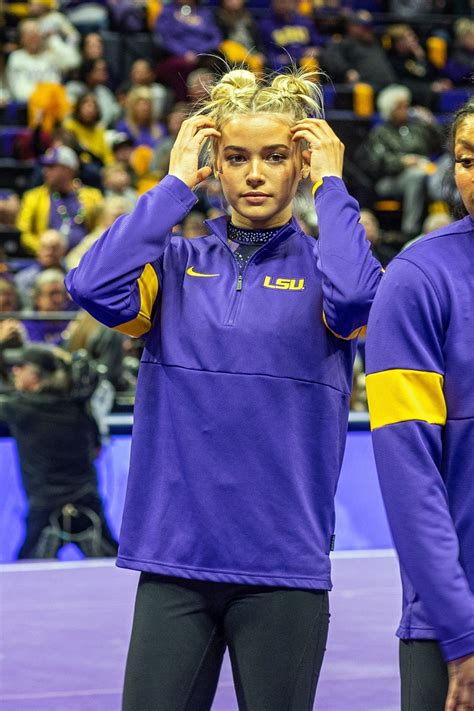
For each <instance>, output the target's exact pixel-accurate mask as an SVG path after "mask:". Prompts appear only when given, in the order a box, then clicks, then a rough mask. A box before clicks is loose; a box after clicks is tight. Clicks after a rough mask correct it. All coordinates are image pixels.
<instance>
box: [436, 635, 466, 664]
mask: <svg viewBox="0 0 474 711" xmlns="http://www.w3.org/2000/svg"><path fill="white" fill-rule="evenodd" d="M439 644H440V647H441V651H442V652H443V657H444V659H445V660H446V661H447V662H452V661H454V660H455V659H459V658H460V657H466V656H467V655H468V654H474V632H467V633H466V634H464V635H462V636H461V637H456V638H455V639H450V640H448V641H447V642H440V643H439Z"/></svg>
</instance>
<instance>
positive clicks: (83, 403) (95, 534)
mask: <svg viewBox="0 0 474 711" xmlns="http://www.w3.org/2000/svg"><path fill="white" fill-rule="evenodd" d="M1 352H2V351H1V344H0V353H1ZM4 353H6V351H4ZM69 358H70V356H69V354H67V353H66V352H65V351H62V350H61V349H59V348H51V347H47V346H28V347H26V348H25V349H23V351H21V352H20V353H19V354H18V353H16V354H15V352H13V354H12V357H11V360H13V362H14V363H15V364H14V366H13V368H12V372H13V384H14V391H13V392H10V393H5V394H2V395H1V396H0V419H1V420H4V421H6V422H7V424H8V427H9V429H10V433H11V435H12V437H14V438H15V440H16V443H17V447H18V456H19V460H20V469H21V476H22V481H23V486H24V488H25V492H26V496H27V499H28V507H29V510H28V515H27V518H26V536H25V539H24V541H23V544H22V546H21V549H20V551H19V554H18V557H19V558H45V557H54V556H55V555H56V553H57V551H58V550H59V548H61V546H62V545H63V544H64V543H65V542H66V541H71V542H74V543H77V545H78V546H79V547H80V548H81V550H82V551H83V553H84V554H85V555H87V556H89V557H98V556H113V555H115V553H116V548H117V546H116V541H115V539H114V537H113V535H112V533H111V531H110V529H109V527H108V524H107V521H106V520H105V516H104V510H103V505H102V502H101V499H100V496H99V492H98V488H97V474H96V470H95V467H94V459H95V456H96V454H97V451H98V449H99V448H100V439H99V434H98V427H97V424H96V422H95V420H94V418H93V417H92V415H91V413H90V411H89V396H90V393H86V394H84V393H81V394H80V395H79V394H75V392H74V387H73V378H72V372H73V370H72V367H71V363H70V361H69V360H68V359H69ZM5 360H6V359H5Z"/></svg>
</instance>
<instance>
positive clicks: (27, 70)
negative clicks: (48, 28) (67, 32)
mask: <svg viewBox="0 0 474 711" xmlns="http://www.w3.org/2000/svg"><path fill="white" fill-rule="evenodd" d="M20 43H21V49H17V50H15V51H14V52H12V53H11V54H10V56H9V57H8V59H7V64H6V79H7V83H8V88H9V91H10V94H11V97H12V99H14V100H15V101H21V102H25V103H26V102H27V101H28V99H29V98H30V96H31V94H32V93H33V91H34V89H35V88H36V86H37V84H38V83H39V82H46V83H52V84H60V83H61V81H62V77H63V75H64V74H65V73H66V72H67V71H69V70H70V69H73V68H74V67H77V66H78V64H79V61H80V57H79V53H78V51H77V49H76V48H75V47H74V46H72V45H70V44H67V43H66V42H64V41H63V40H62V39H60V37H58V36H57V35H55V34H52V35H50V36H48V37H47V38H45V37H44V36H43V35H42V33H41V30H40V26H39V23H38V21H37V20H24V21H23V22H21V24H20Z"/></svg>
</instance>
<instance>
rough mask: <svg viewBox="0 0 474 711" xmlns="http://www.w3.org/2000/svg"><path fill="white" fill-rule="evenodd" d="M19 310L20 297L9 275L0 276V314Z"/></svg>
mask: <svg viewBox="0 0 474 711" xmlns="http://www.w3.org/2000/svg"><path fill="white" fill-rule="evenodd" d="M19 310H20V297H19V295H18V290H17V288H16V286H15V282H14V281H13V278H12V277H11V275H10V274H0V313H3V314H6V313H10V312H13V311H19Z"/></svg>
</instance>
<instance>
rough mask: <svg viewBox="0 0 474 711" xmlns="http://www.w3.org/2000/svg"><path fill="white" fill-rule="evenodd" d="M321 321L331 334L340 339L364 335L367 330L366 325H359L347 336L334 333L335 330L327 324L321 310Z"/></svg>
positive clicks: (352, 338)
mask: <svg viewBox="0 0 474 711" xmlns="http://www.w3.org/2000/svg"><path fill="white" fill-rule="evenodd" d="M323 323H324V325H325V326H326V328H327V330H328V331H329V332H330V333H332V335H333V336H336V338H340V339H341V340H342V341H352V340H354V338H358V337H359V336H365V334H366V332H367V326H359V328H356V329H355V330H354V331H352V333H350V334H349V335H348V336H341V335H340V334H339V333H336V331H333V330H332V328H331V326H330V325H329V324H328V321H327V318H326V314H325V313H324V311H323Z"/></svg>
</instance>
